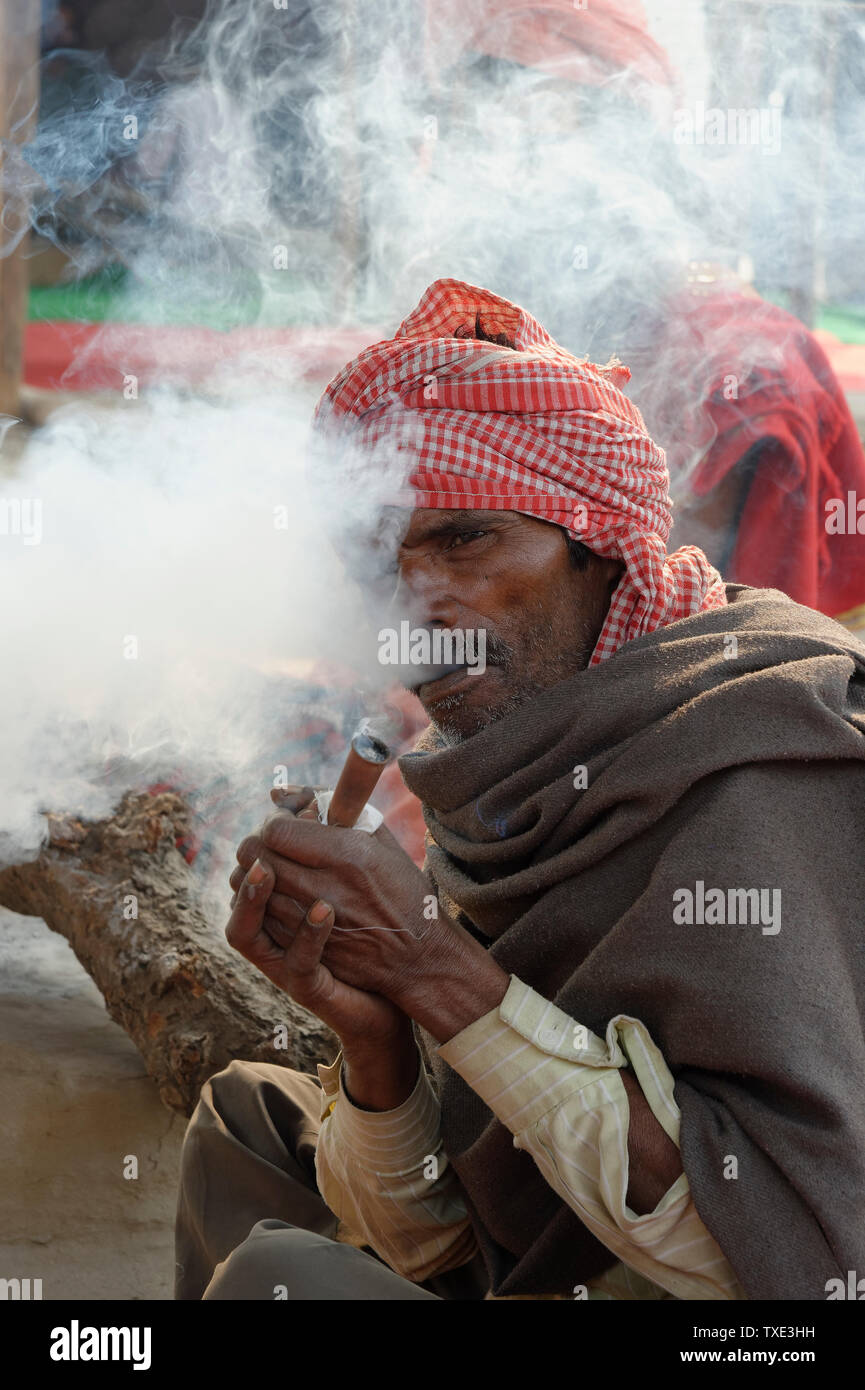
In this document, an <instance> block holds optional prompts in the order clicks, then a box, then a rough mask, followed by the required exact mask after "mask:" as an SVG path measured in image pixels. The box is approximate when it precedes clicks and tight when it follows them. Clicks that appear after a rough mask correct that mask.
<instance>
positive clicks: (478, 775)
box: [400, 585, 865, 1300]
mask: <svg viewBox="0 0 865 1390" xmlns="http://www.w3.org/2000/svg"><path fill="white" fill-rule="evenodd" d="M727 594H728V600H729V603H728V606H727V607H726V608H722V609H717V610H715V611H712V612H708V613H698V614H696V615H694V616H693V617H690V618H686V619H684V620H682V621H680V622H677V623H674V624H672V625H671V626H669V627H666V628H661V629H659V630H658V631H656V632H653V633H651V634H649V635H647V636H644V637H640V638H637V639H636V640H635V641H632V642H629V643H627V644H626V645H625V646H624V647H622V648H621V649H620V651H619V652H617V653H616V655H615V656H613V657H612V658H610V659H609V660H607V661H605V662H603V663H602V664H601V665H600V666H596V667H593V668H591V669H589V670H586V671H583V672H580V673H579V674H577V675H576V676H574V677H572V678H569V679H568V680H565V681H563V682H561V683H560V684H558V685H556V686H554V687H552V688H550V689H549V690H546V691H544V692H542V693H541V694H540V695H539V696H537V697H536V698H534V699H533V700H531V701H530V702H529V703H527V704H526V705H525V706H523V708H522V709H520V710H518V711H516V712H515V713H513V714H510V715H508V716H507V717H506V718H504V719H502V720H500V721H498V722H496V723H495V724H493V725H490V726H489V727H488V728H486V729H484V730H482V731H481V732H480V733H478V734H476V735H474V736H473V737H471V738H470V739H468V740H466V741H464V742H463V743H462V744H460V745H459V746H456V747H450V748H448V747H443V746H441V744H440V742H439V741H438V740H437V739H436V738H434V737H433V735H432V733H431V731H427V733H426V734H425V735H424V736H422V740H421V743H420V744H419V745H418V748H417V749H416V750H415V751H414V752H412V753H409V754H407V755H405V756H403V757H402V758H401V759H400V769H401V771H402V773H403V776H404V778H405V781H406V784H407V785H408V787H409V788H410V789H411V791H413V792H414V793H415V794H416V795H417V796H418V797H419V798H420V799H421V802H422V803H423V805H424V815H425V818H426V822H427V826H428V831H429V834H428V837H427V838H428V849H427V863H426V871H427V873H428V874H429V875H430V876H431V878H432V881H433V884H434V885H435V887H436V891H437V892H438V893H439V897H440V899H441V901H442V904H443V906H445V907H446V908H447V909H448V910H449V911H450V912H451V913H452V914H453V915H456V914H457V912H458V911H459V912H461V913H463V914H464V916H465V919H467V920H468V922H470V923H471V924H473V926H474V927H475V928H476V929H478V930H479V932H480V933H482V934H484V935H485V936H486V937H487V938H489V939H490V945H489V950H490V951H491V953H492V955H493V956H494V957H495V959H496V960H497V961H498V962H499V964H500V965H501V966H502V967H503V968H504V969H505V970H507V971H508V972H510V973H512V974H514V975H516V976H517V977H518V978H519V979H521V980H523V981H525V982H526V983H527V984H529V985H531V986H532V987H533V988H534V989H536V990H538V991H539V992H540V993H541V994H542V995H544V996H545V997H546V998H548V999H551V1000H553V1001H554V1002H555V1003H556V1004H557V1005H559V1007H560V1008H562V1009H564V1010H566V1011H567V1012H568V1013H569V1014H570V1015H571V1016H572V1017H573V1018H574V1019H576V1020H578V1021H579V1022H581V1023H584V1024H586V1025H587V1026H589V1027H590V1028H592V1029H593V1030H594V1031H595V1032H596V1033H598V1034H600V1035H601V1036H603V1034H604V1032H605V1029H606V1025H607V1022H608V1021H609V1019H610V1018H611V1017H612V1016H614V1015H615V1014H619V1013H624V1014H629V1015H633V1016H634V1017H636V1018H638V1019H641V1020H642V1021H643V1023H645V1024H646V1026H647V1027H648V1028H649V1030H650V1032H651V1034H652V1036H653V1038H654V1040H655V1041H656V1043H657V1044H658V1045H659V1047H660V1048H661V1050H662V1052H663V1054H664V1057H665V1058H666V1061H667V1064H668V1065H669V1067H670V1070H671V1071H672V1073H673V1076H674V1078H675V1095H676V1100H677V1103H678V1105H679V1107H680V1109H681V1112H682V1128H681V1151H682V1158H683V1163H684V1168H685V1172H686V1173H687V1175H688V1179H689V1182H690V1186H691V1191H692V1193H693V1198H694V1202H695V1204H696V1207H697V1210H698V1212H699V1214H700V1216H701V1217H702V1219H703V1221H704V1223H705V1225H706V1226H707V1228H708V1229H709V1231H710V1232H711V1233H712V1234H713V1235H714V1237H715V1238H716V1240H717V1241H718V1244H719V1245H720V1247H721V1249H722V1251H723V1252H724V1254H725V1255H726V1257H727V1259H728V1260H729V1262H730V1264H731V1265H732V1268H733V1270H734V1271H735V1273H736V1276H737V1278H738V1279H739V1281H740V1283H741V1284H742V1286H743V1288H744V1289H745V1292H746V1294H747V1295H748V1297H749V1298H755V1299H757V1298H770V1299H774V1298H779V1299H785V1300H786V1299H823V1298H825V1297H826V1290H825V1285H826V1281H827V1280H828V1279H830V1278H833V1277H838V1276H839V1275H840V1276H846V1271H847V1270H850V1269H854V1270H857V1271H858V1273H859V1275H860V1276H862V1275H865V1086H863V1077H865V1039H863V1014H865V648H863V646H862V645H860V644H859V643H858V642H857V641H856V639H855V638H853V637H851V636H850V635H849V634H848V633H846V632H845V631H844V629H843V628H841V627H840V626H838V624H836V623H834V622H832V621H831V619H829V618H825V617H823V616H822V615H821V614H819V613H815V612H813V611H812V610H811V609H808V608H803V607H801V606H799V605H798V604H794V603H792V602H791V601H790V600H789V599H787V598H786V597H785V596H784V595H782V594H780V593H777V592H775V591H774V590H759V589H750V588H746V587H744V586H732V585H731V586H729V587H728V590H727ZM731 635H734V636H735V637H736V639H737V644H738V653H737V655H736V656H735V657H731V656H725V649H726V650H727V651H729V650H730V646H731V644H729V643H727V644H726V646H725V642H724V638H725V637H729V636H731ZM580 764H583V765H585V766H586V768H587V773H588V779H587V780H588V785H587V787H586V789H585V790H575V788H574V772H573V769H574V768H575V767H576V766H577V765H580ZM698 879H702V880H703V882H704V883H705V886H706V890H707V891H708V889H709V888H710V887H717V888H722V889H724V890H725V892H726V890H727V889H728V888H768V889H775V888H779V889H780V890H781V929H780V932H779V933H778V934H777V935H765V934H763V932H762V931H761V926H760V924H759V923H753V924H743V925H726V926H720V925H715V926H710V925H693V926H684V925H676V924H675V923H674V921H673V910H674V900H673V894H674V892H675V890H676V889H680V888H690V889H691V890H692V891H693V890H694V889H695V883H696V881H697V880H698ZM425 1041H426V1044H427V1052H428V1055H429V1057H430V1059H431V1063H432V1066H433V1069H434V1073H435V1077H436V1081H437V1084H438V1087H439V1091H440V1098H441V1105H442V1131H443V1139H444V1145H445V1149H446V1151H447V1153H448V1155H449V1157H450V1159H451V1162H452V1163H453V1166H454V1168H455V1170H456V1172H457V1174H458V1176H459V1179H460V1181H461V1184H462V1186H463V1189H464V1191H465V1194H466V1197H467V1200H468V1207H469V1211H470V1213H471V1216H472V1220H473V1223H474V1226H475V1230H476V1232H477V1235H478V1240H479V1243H480V1246H481V1249H482V1251H483V1253H484V1257H485V1260H486V1262H487V1266H488V1270H489V1273H490V1278H491V1286H492V1291H493V1293H496V1294H516V1293H529V1294H549V1293H567V1292H569V1291H571V1290H572V1289H573V1287H574V1286H575V1285H576V1284H578V1283H583V1282H585V1281H586V1279H588V1278H590V1277H591V1276H592V1275H593V1274H595V1273H597V1272H599V1271H600V1270H602V1269H604V1268H608V1267H609V1266H610V1265H611V1264H612V1263H613V1259H614V1257H613V1256H612V1255H611V1253H610V1252H609V1251H608V1250H606V1248H605V1247H603V1246H602V1245H601V1244H600V1243H599V1242H598V1241H597V1240H596V1239H595V1238H594V1237H593V1236H592V1235H591V1234H590V1233H589V1231H588V1230H587V1228H586V1227H585V1226H583V1225H582V1223H581V1222H580V1221H579V1219H578V1217H577V1216H576V1215H575V1214H574V1213H573V1212H572V1211H571V1209H570V1208H569V1207H567V1206H566V1205H565V1204H564V1203H563V1202H562V1201H561V1200H560V1199H559V1198H558V1196H557V1195H556V1194H555V1192H554V1191H553V1190H552V1188H551V1187H549V1185H548V1184H547V1183H546V1182H545V1181H544V1179H543V1178H542V1176H541V1174H540V1172H539V1170H538V1169H537V1168H536V1167H535V1164H534V1161H533V1160H532V1159H531V1157H530V1156H529V1155H528V1154H527V1153H526V1152H525V1151H520V1150H516V1149H515V1148H514V1140H513V1136H512V1135H511V1133H510V1131H508V1130H507V1129H506V1128H505V1127H504V1126H503V1125H501V1124H500V1123H499V1122H498V1121H497V1120H496V1119H495V1118H494V1116H493V1115H492V1112H491V1111H490V1110H489V1109H488V1108H487V1107H486V1106H485V1105H484V1104H483V1103H482V1101H481V1100H480V1099H479V1097H478V1096H477V1095H476V1094H475V1093H474V1092H473V1091H472V1090H471V1088H470V1087H469V1086H468V1085H467V1084H466V1083H465V1082H464V1081H463V1080H462V1078H461V1077H460V1076H458V1075H457V1074H456V1073H455V1072H454V1071H452V1070H451V1068H449V1067H448V1066H447V1065H446V1064H445V1063H444V1062H443V1061H442V1060H441V1059H440V1058H439V1057H438V1055H437V1052H436V1044H435V1042H434V1040H433V1039H431V1038H429V1037H425ZM729 1156H733V1157H735V1158H736V1160H737V1163H738V1177H736V1178H735V1179H734V1178H725V1177H724V1170H725V1165H726V1164H727V1160H728V1157H729ZM728 1171H730V1168H729V1165H728Z"/></svg>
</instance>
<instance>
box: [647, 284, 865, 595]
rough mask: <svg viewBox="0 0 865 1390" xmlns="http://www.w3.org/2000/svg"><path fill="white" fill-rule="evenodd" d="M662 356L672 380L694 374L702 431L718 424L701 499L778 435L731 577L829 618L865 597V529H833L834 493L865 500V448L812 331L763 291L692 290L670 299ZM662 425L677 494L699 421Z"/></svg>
mask: <svg viewBox="0 0 865 1390" xmlns="http://www.w3.org/2000/svg"><path fill="white" fill-rule="evenodd" d="M657 361H658V370H659V371H661V372H662V373H666V374H667V376H668V377H669V378H670V379H678V380H679V381H680V383H681V382H682V380H683V379H684V380H686V381H687V383H688V385H687V390H688V392H689V394H690V395H691V399H692V401H700V400H702V402H703V404H702V407H701V408H700V409H699V410H697V411H694V413H693V415H692V416H691V428H692V430H693V433H694V436H696V434H697V432H698V431H705V429H706V424H707V421H708V423H709V425H710V427H711V431H712V433H713V434H714V436H715V437H714V441H713V442H710V443H709V445H708V448H707V449H706V450H705V452H703V455H702V458H701V461H700V463H699V465H698V466H697V469H696V471H695V472H694V473H693V475H692V477H691V479H690V486H691V489H692V490H693V492H694V493H695V494H696V495H697V496H705V495H706V494H707V493H709V492H710V491H711V490H712V489H713V488H715V487H717V486H718V484H719V483H720V482H721V480H722V479H723V478H724V477H725V476H726V474H728V473H729V472H730V470H731V469H732V468H735V466H736V465H737V463H738V462H739V461H740V460H741V458H742V457H743V455H744V454H745V453H746V452H747V450H748V449H749V448H750V447H751V446H752V445H753V444H755V443H756V442H757V441H758V440H766V441H768V442H769V443H768V447H767V448H766V450H765V451H764V452H762V453H761V455H760V458H759V462H758V464H757V467H756V472H755V474H754V477H753V481H752V482H751V485H750V487H749V489H748V493H747V498H746V501H745V504H744V509H743V511H742V515H741V518H740V521H739V526H738V532H737V536H736V542H735V547H734V549H733V552H732V555H731V558H730V562H729V564H728V566H727V570H726V573H725V578H727V579H729V580H732V581H734V582H736V583H741V584H753V585H754V586H756V587H757V588H776V589H781V590H783V592H784V593H786V594H789V595H790V597H791V598H793V599H795V600H796V601H797V602H798V603H804V604H807V605H808V606H809V607H811V608H817V609H819V610H820V611H821V612H823V613H826V614H828V615H829V616H830V617H838V616H839V615H842V614H845V613H848V612H849V611H850V610H851V609H853V608H856V607H857V606H859V605H860V604H862V603H865V536H861V535H858V534H856V533H855V530H854V534H852V535H850V534H840V535H830V534H829V533H828V532H827V530H826V520H827V511H826V503H827V501H828V500H829V499H830V498H841V499H843V500H844V501H845V503H846V500H847V495H848V493H849V492H853V493H854V494H855V495H856V496H857V497H858V498H863V497H865V451H863V448H862V443H861V441H860V439H859V435H858V431H857V429H856V425H855V423H854V420H853V417H852V415H851V413H850V407H849V406H848V404H847V401H846V399H845V396H844V393H843V391H842V389H841V386H840V384H839V382H838V379H837V377H836V376H835V374H834V372H833V370H832V366H831V364H830V362H829V359H828V358H827V356H826V353H825V352H824V351H823V348H822V347H821V346H820V344H819V343H818V342H817V340H816V339H815V338H814V336H813V334H811V333H809V332H808V330H807V329H806V328H805V327H804V325H803V324H802V323H801V322H800V321H799V320H798V319H796V318H794V317H793V316H792V314H788V313H786V312H785V311H784V310H783V309H778V308H776V307H775V306H774V305H772V304H767V303H765V302H764V301H763V300H761V299H759V298H758V297H757V296H756V295H749V294H744V293H741V292H737V291H723V292H717V293H715V294H712V295H710V296H708V297H706V298H703V299H695V298H692V297H688V298H686V299H683V300H682V301H680V302H675V303H673V304H671V306H670V310H669V331H668V335H667V337H666V339H665V340H664V341H662V342H661V343H660V344H659V345H658V357H657ZM693 362H699V363H700V364H701V365H700V369H699V373H700V374H699V377H698V378H695V377H694V375H693V374H692V375H691V376H690V377H689V374H688V373H689V368H688V364H689V363H693ZM692 410H693V406H692ZM653 425H654V427H655V429H656V430H657V429H658V426H657V423H656V422H654V421H653ZM668 431H669V432H668ZM659 432H660V433H661V438H662V441H663V442H664V443H669V446H670V447H669V448H668V458H669V462H670V471H671V474H672V477H673V484H674V486H673V491H674V492H675V478H676V467H677V456H678V455H684V454H686V453H687V450H688V447H689V443H690V440H689V424H688V420H687V419H685V420H684V421H683V419H682V418H681V417H680V418H678V419H670V420H669V422H668V430H667V429H664V430H662V431H659ZM677 436H678V440H677V442H676V443H675V444H674V443H673V440H674V439H676V437H677ZM854 528H855V518H854Z"/></svg>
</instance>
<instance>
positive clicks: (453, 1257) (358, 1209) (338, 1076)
mask: <svg viewBox="0 0 865 1390" xmlns="http://www.w3.org/2000/svg"><path fill="white" fill-rule="evenodd" d="M318 1077H319V1081H320V1082H321V1087H322V1101H321V1113H322V1126H321V1131H320V1134H319V1140H318V1145H317V1147H316V1155H315V1165H316V1175H317V1178H318V1187H319V1191H320V1192H321V1195H322V1197H323V1198H324V1200H325V1202H326V1203H327V1205H328V1206H329V1207H330V1209H331V1211H332V1212H333V1213H334V1215H335V1216H337V1217H338V1218H339V1220H340V1228H339V1231H338V1239H339V1240H341V1241H343V1242H345V1243H348V1244H352V1245H368V1246H370V1248H371V1249H373V1250H374V1251H375V1252H376V1254H377V1255H380V1256H381V1258H382V1259H383V1260H385V1261H386V1263H387V1264H388V1265H390V1267H391V1269H393V1270H395V1271H396V1273H397V1274H401V1275H402V1276H403V1278H405V1279H411V1280H413V1281H414V1282H415V1283H422V1282H423V1281H424V1280H425V1279H429V1278H431V1277H432V1275H434V1274H443V1273H444V1272H445V1271H446V1270H449V1269H456V1268H457V1267H458V1266H459V1265H462V1264H465V1263H466V1261H467V1260H470V1259H471V1258H472V1256H473V1255H474V1253H475V1251H476V1249H477V1242H476V1240H475V1235H474V1231H473V1230H472V1225H471V1222H470V1220H469V1217H468V1214H467V1212H466V1209H465V1205H464V1203H463V1200H462V1192H461V1188H460V1185H459V1180H458V1178H457V1176H456V1173H455V1172H454V1170H453V1168H452V1167H451V1166H450V1163H449V1162H448V1158H447V1155H446V1153H445V1151H444V1148H443V1146H442V1142H441V1137H440V1133H439V1103H438V1099H437V1097H436V1094H435V1092H434V1090H433V1088H432V1086H431V1084H430V1081H429V1077H428V1076H427V1074H426V1071H425V1069H424V1066H423V1063H422V1062H421V1065H420V1067H419V1075H418V1079H417V1082H416V1084H415V1088H414V1091H413V1092H412V1094H411V1095H410V1096H409V1097H408V1099H407V1100H406V1101H404V1102H403V1104H402V1105H400V1106H398V1107H397V1108H396V1109H395V1110H385V1111H370V1110H360V1109H358V1107H357V1106H356V1105H354V1104H352V1102H351V1101H350V1100H349V1097H348V1095H347V1094H346V1090H345V1085H344V1083H343V1079H342V1054H341V1053H340V1055H339V1057H337V1059H336V1061H335V1062H334V1063H333V1064H332V1065H331V1066H329V1067H324V1066H320V1067H319V1068H318Z"/></svg>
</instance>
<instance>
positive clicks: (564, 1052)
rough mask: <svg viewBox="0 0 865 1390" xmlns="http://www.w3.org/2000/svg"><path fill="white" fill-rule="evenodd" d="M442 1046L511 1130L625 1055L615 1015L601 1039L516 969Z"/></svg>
mask: <svg viewBox="0 0 865 1390" xmlns="http://www.w3.org/2000/svg"><path fill="white" fill-rule="evenodd" d="M438 1053H439V1056H440V1057H441V1058H442V1060H443V1061H445V1062H447V1064H448V1066H450V1067H452V1068H453V1069H454V1071H456V1072H458V1073H459V1075H460V1076H461V1077H462V1078H463V1080H464V1081H465V1082H466V1083H467V1084H468V1085H469V1086H471V1088H472V1090H473V1091H474V1092H475V1094H476V1095H478V1096H480V1098H481V1100H483V1101H484V1103H485V1104H486V1105H488V1106H489V1108H490V1110H492V1112H493V1114H494V1115H495V1116H496V1118H497V1119H498V1120H500V1121H501V1122H502V1124H503V1125H506V1126H507V1128H508V1129H510V1130H511V1131H512V1133H514V1134H519V1133H520V1132H521V1131H522V1130H525V1129H527V1128H528V1127H529V1126H530V1125H532V1124H534V1123H535V1122H536V1121H537V1120H538V1119H540V1117H541V1116H542V1115H545V1114H546V1113H547V1112H548V1111H550V1110H552V1109H554V1108H555V1107H556V1106H558V1105H561V1104H562V1102H563V1101H564V1100H566V1099H567V1097H568V1096H572V1095H573V1094H574V1092H575V1091H579V1090H581V1089H582V1088H583V1087H584V1086H591V1085H593V1084H594V1083H595V1082H596V1081H597V1080H598V1073H599V1071H601V1070H604V1069H608V1068H620V1067H623V1066H627V1063H628V1059H627V1057H626V1056H625V1054H624V1052H623V1051H622V1049H621V1047H620V1046H619V1042H618V1037H617V1034H616V1028H615V1025H614V1023H613V1022H611V1023H610V1025H609V1026H608V1028H607V1036H606V1040H603V1039H601V1038H599V1037H598V1036H597V1034H596V1033H593V1032H592V1031H591V1030H590V1029H588V1028H586V1027H585V1026H584V1025H582V1024H579V1023H575V1022H574V1020H573V1019H572V1018H571V1017H570V1016H569V1015H568V1014H566V1013H565V1012H564V1011H563V1010H562V1009H559V1008H557V1007H556V1005H555V1004H552V1003H550V1001H549V1000H548V999H544V997H543V996H542V995H540V994H537V993H536V992H535V991H534V990H533V989H531V988H530V987H529V986H528V985H526V984H524V983H523V981H522V980H519V979H517V977H516V976H515V975H512V976H511V983H510V985H509V986H508V990H507V993H506V994H505V997H504V999H503V1000H502V1002H501V1004H499V1006H498V1008H496V1009H491V1010H490V1012H489V1013H487V1014H484V1016H483V1017H482V1018H479V1019H477V1020H476V1021H475V1022H474V1023H470V1024H469V1026H468V1028H464V1029H463V1031H462V1032H461V1033H457V1035H456V1037H454V1038H451V1039H450V1040H449V1041H448V1042H446V1043H444V1044H442V1046H441V1047H439V1049H438Z"/></svg>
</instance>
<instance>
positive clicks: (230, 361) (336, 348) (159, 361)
mask: <svg viewBox="0 0 865 1390" xmlns="http://www.w3.org/2000/svg"><path fill="white" fill-rule="evenodd" d="M378 336H380V335H379V332H378V331H377V330H376V329H375V328H374V327H372V328H363V327H358V328H312V327H293V328H259V327H253V328H234V329H231V330H230V331H228V332H222V331H221V330H219V329H216V328H202V327H197V326H194V325H187V324H170V323H169V324H150V323H113V322H110V323H73V322H66V321H60V322H53V321H49V320H38V321H35V322H33V323H28V324H27V327H26V330H25V336H24V380H25V382H26V383H27V385H28V386H36V387H41V388H42V389H43V390H51V391H117V392H118V394H119V393H120V392H122V390H123V385H124V377H126V376H129V375H131V376H134V377H136V378H137V381H138V385H139V387H140V388H141V389H143V388H144V387H146V386H152V385H156V384H175V385H179V386H195V385H198V384H201V383H205V384H206V383H208V382H209V380H210V379H211V378H212V376H213V374H214V372H218V371H219V370H220V369H224V370H226V371H230V372H231V374H232V378H233V379H236V377H237V375H238V374H240V375H242V376H245V377H247V378H249V379H251V380H253V381H255V380H257V379H258V378H260V377H261V375H262V374H264V375H265V376H269V375H271V374H275V375H282V376H288V377H289V378H290V379H296V378H299V379H302V380H310V381H313V382H319V381H321V382H322V383H323V382H326V381H329V380H330V378H331V377H332V376H333V374H334V372H335V371H338V369H339V368H340V367H341V366H342V364H343V362H345V361H347V360H348V358H349V357H352V356H354V354H355V353H357V352H360V350H361V348H363V347H366V345H367V343H370V342H372V341H373V340H374V339H375V338H377V337H378Z"/></svg>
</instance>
